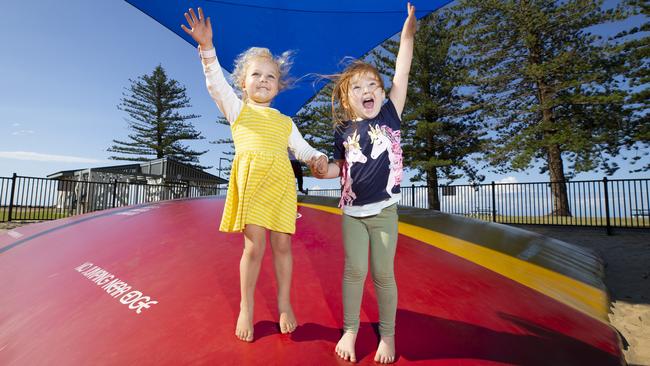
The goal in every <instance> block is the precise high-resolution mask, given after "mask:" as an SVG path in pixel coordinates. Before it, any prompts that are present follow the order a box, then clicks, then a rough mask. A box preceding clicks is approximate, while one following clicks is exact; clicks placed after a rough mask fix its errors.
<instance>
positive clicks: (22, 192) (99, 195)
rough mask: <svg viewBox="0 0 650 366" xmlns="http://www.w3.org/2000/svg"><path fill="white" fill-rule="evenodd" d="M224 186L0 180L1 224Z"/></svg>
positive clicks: (208, 193)
mask: <svg viewBox="0 0 650 366" xmlns="http://www.w3.org/2000/svg"><path fill="white" fill-rule="evenodd" d="M225 192H226V187H225V186H218V185H215V186H195V185H190V184H144V183H126V182H118V181H113V182H87V181H75V180H52V179H46V178H35V177H22V176H17V175H16V174H14V175H13V176H12V177H10V178H6V177H0V222H5V221H40V220H53V219H59V218H63V217H68V216H73V215H79V214H83V213H87V212H93V211H99V210H105V209H108V208H115V207H122V206H128V205H136V204H141V203H147V202H156V201H162V200H169V199H174V198H187V197H200V196H211V195H222V194H225Z"/></svg>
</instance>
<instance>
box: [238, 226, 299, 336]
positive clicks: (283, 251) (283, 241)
mask: <svg viewBox="0 0 650 366" xmlns="http://www.w3.org/2000/svg"><path fill="white" fill-rule="evenodd" d="M270 240H271V249H272V250H273V262H274V266H275V277H276V280H277V282H278V312H279V314H280V330H281V332H282V333H291V332H293V331H294V330H295V329H296V327H297V326H298V322H297V321H296V318H295V316H294V314H293V309H292V307H291V272H292V267H293V266H292V263H293V262H292V257H291V235H289V234H285V233H278V232H274V231H271V232H270ZM265 247H266V229H264V228H263V227H261V226H257V225H251V224H249V225H246V228H245V229H244V252H243V253H242V257H241V261H240V262H239V278H240V290H241V302H240V305H239V317H238V318H237V326H236V328H235V335H236V336H237V338H239V339H241V340H242V341H246V342H252V341H253V308H254V303H255V300H254V295H255V285H256V284H257V278H258V276H259V274H260V268H261V266H262V258H264V249H265Z"/></svg>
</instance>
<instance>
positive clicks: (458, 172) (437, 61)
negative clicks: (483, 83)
mask: <svg viewBox="0 0 650 366" xmlns="http://www.w3.org/2000/svg"><path fill="white" fill-rule="evenodd" d="M458 23H459V20H458V18H456V17H455V15H454V14H453V13H450V12H447V11H440V12H436V13H433V14H431V15H429V16H428V17H426V18H424V19H421V20H420V21H419V26H418V32H417V33H416V36H415V47H414V54H413V61H412V64H411V72H410V75H409V89H408V95H407V103H406V105H405V107H404V112H403V115H402V148H403V150H404V165H405V166H408V167H409V168H412V169H415V170H416V171H417V174H416V175H415V176H414V178H413V180H414V181H417V180H421V179H422V178H423V177H424V178H426V180H427V183H428V184H429V185H431V186H433V187H437V186H438V180H439V179H440V178H444V179H447V180H449V182H450V183H451V182H453V181H454V180H456V179H459V178H461V177H467V178H468V179H469V180H470V181H471V182H476V183H478V182H481V181H482V180H483V179H484V177H483V176H482V175H481V174H479V173H478V169H477V165H476V162H475V161H474V159H473V157H475V154H476V153H478V152H480V151H481V147H482V144H483V136H484V132H482V128H481V124H480V120H479V119H478V118H477V117H478V115H477V113H476V112H477V110H478V109H479V106H480V105H481V103H482V100H481V98H480V97H479V96H478V95H477V94H475V93H473V91H472V90H471V89H470V88H467V87H466V85H467V84H468V77H469V74H468V72H467V67H466V60H465V59H464V58H463V57H462V56H461V55H459V54H458V48H459V45H458V44H457V42H458V37H457V32H456V30H455V27H456V26H457V25H458ZM398 50H399V42H397V41H395V40H388V41H386V42H385V43H384V44H382V47H381V48H380V49H379V50H378V51H376V52H374V57H375V60H376V63H377V65H378V67H379V69H380V71H381V72H382V73H384V74H385V75H386V76H388V77H389V78H392V75H393V71H394V68H395V58H396V56H397V52H398ZM434 191H436V192H437V190H436V189H434Z"/></svg>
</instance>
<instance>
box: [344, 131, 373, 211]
mask: <svg viewBox="0 0 650 366" xmlns="http://www.w3.org/2000/svg"><path fill="white" fill-rule="evenodd" d="M359 138H360V136H359V135H358V134H357V131H356V130H355V131H354V133H353V134H352V136H348V138H347V140H346V141H344V142H343V146H345V163H344V166H343V169H342V176H341V186H342V187H343V188H342V190H341V201H339V206H341V207H342V206H343V205H350V204H352V201H354V199H355V198H357V195H356V194H355V193H354V191H352V177H351V176H350V171H351V170H352V165H354V163H362V164H363V163H365V162H366V161H368V158H367V157H366V156H365V155H363V153H362V152H361V145H359Z"/></svg>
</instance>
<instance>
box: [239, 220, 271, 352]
mask: <svg viewBox="0 0 650 366" xmlns="http://www.w3.org/2000/svg"><path fill="white" fill-rule="evenodd" d="M265 247H266V230H265V229H264V228H263V227H261V226H257V225H246V228H244V253H242V256H241V261H240V262H239V283H240V290H241V302H240V303H239V317H238V318H237V327H236V328H235V335H236V336H237V338H239V339H241V340H242V341H246V342H252V341H253V305H254V303H255V300H254V295H255V285H256V284H257V277H258V276H259V274H260V267H261V266H262V258H264V249H265Z"/></svg>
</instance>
